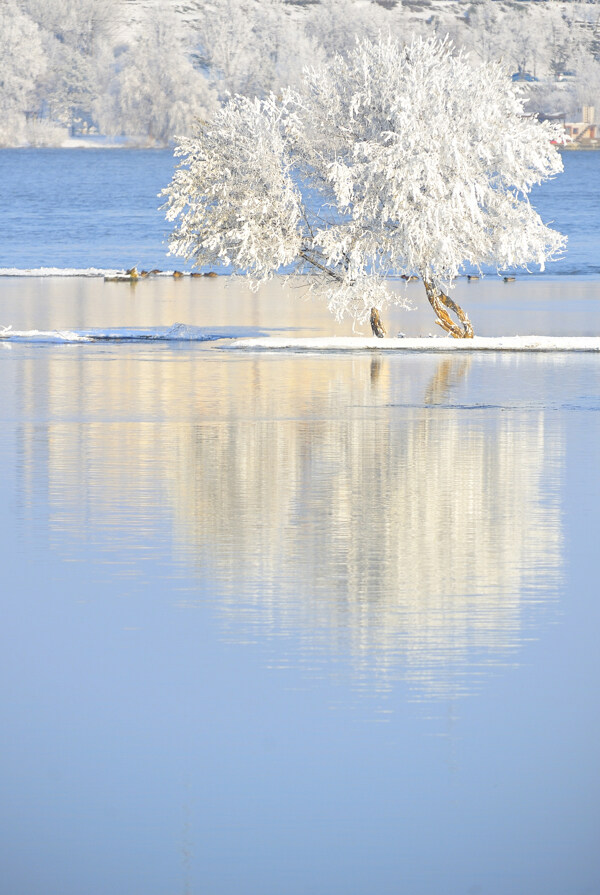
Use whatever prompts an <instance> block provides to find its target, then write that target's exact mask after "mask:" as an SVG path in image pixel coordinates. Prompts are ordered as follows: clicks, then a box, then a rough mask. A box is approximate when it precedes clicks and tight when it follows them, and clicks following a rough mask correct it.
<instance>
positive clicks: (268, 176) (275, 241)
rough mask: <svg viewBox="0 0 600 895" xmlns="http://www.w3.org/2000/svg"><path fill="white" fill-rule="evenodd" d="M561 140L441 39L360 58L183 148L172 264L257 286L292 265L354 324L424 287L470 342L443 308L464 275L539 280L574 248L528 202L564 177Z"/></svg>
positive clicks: (392, 45)
mask: <svg viewBox="0 0 600 895" xmlns="http://www.w3.org/2000/svg"><path fill="white" fill-rule="evenodd" d="M555 136H556V131H555V130H554V127H553V125H551V124H549V123H540V122H538V121H537V120H535V119H532V118H527V117H525V116H524V114H523V99H522V96H521V92H520V89H519V86H518V85H516V84H514V83H512V82H511V80H510V78H508V77H507V75H506V72H505V70H504V69H503V68H502V67H501V66H500V65H498V64H496V63H489V64H484V65H481V66H473V65H471V64H470V62H469V60H468V59H466V58H465V56H464V55H463V54H461V53H454V52H453V50H452V47H451V45H450V44H449V43H448V42H447V41H441V42H440V41H438V40H436V39H432V40H428V41H423V40H421V39H415V40H414V41H413V42H412V43H411V44H410V45H409V46H406V47H403V46H401V45H400V43H398V42H397V41H395V40H393V39H391V38H388V39H385V40H382V39H380V40H379V41H378V42H369V41H364V42H360V43H358V44H357V46H356V48H355V50H354V51H353V52H352V53H351V54H350V55H349V56H348V57H346V58H342V57H341V56H338V57H335V58H334V59H332V60H331V62H330V63H329V65H328V66H327V67H323V68H315V69H308V70H307V71H306V72H305V77H304V82H303V85H302V89H301V90H299V91H294V90H289V91H286V92H285V93H284V95H283V98H282V100H281V101H279V100H278V99H276V98H275V97H273V96H271V97H268V98H267V99H265V100H263V101H260V100H258V99H255V100H249V99H246V98H243V97H235V98H234V99H232V100H231V101H230V102H229V103H228V104H227V105H226V106H225V107H224V108H223V109H222V110H220V111H219V112H218V113H217V115H216V116H215V118H214V120H213V122H212V124H211V125H210V126H207V127H202V128H200V129H199V130H198V132H197V134H196V135H195V136H194V137H193V138H192V139H187V140H183V141H182V142H181V143H180V145H179V147H178V149H177V154H178V155H179V156H181V157H182V159H183V160H182V162H181V164H180V166H179V167H178V169H177V170H176V172H175V175H174V177H173V180H172V182H171V184H170V186H169V187H168V188H167V189H166V190H165V194H166V196H167V203H166V208H167V218H168V219H169V220H171V221H175V220H176V219H178V223H177V226H176V227H175V229H174V231H173V233H172V236H171V243H170V245H171V251H172V252H174V253H176V254H180V255H183V256H185V257H186V258H187V259H189V260H191V261H192V262H193V263H194V264H195V265H206V264H215V263H221V264H227V265H231V267H232V268H233V269H234V270H235V271H239V272H244V273H246V274H248V275H249V276H251V277H252V278H254V279H255V280H256V281H260V280H262V279H265V278H267V277H269V276H271V275H272V274H273V272H275V271H277V270H280V269H285V268H287V267H289V266H290V265H295V267H296V269H297V270H298V271H299V272H302V273H307V274H309V275H310V276H311V279H312V282H313V286H314V287H315V288H320V289H321V288H322V289H324V291H325V292H326V294H327V298H328V301H329V306H330V308H331V310H332V311H334V312H335V313H336V314H337V316H338V317H342V316H343V315H344V314H350V315H351V316H353V317H355V318H356V319H358V320H365V319H366V318H367V317H368V316H369V314H370V312H371V309H372V308H382V307H384V306H385V305H387V304H390V303H394V302H401V301H404V298H403V297H402V296H399V295H397V294H392V293H390V291H389V290H388V288H387V287H386V279H387V278H388V277H389V276H391V275H401V276H405V277H406V276H412V275H416V276H419V277H421V278H422V280H423V282H424V284H425V290H426V293H427V297H428V299H429V301H430V303H431V305H432V307H433V309H434V311H435V313H436V317H437V322H438V323H439V324H440V326H442V327H443V328H444V329H445V330H446V331H447V332H450V333H451V334H452V335H454V336H456V337H469V336H471V335H472V334H473V330H472V327H471V324H470V322H469V319H468V317H467V315H466V314H465V313H464V312H463V311H462V309H461V308H460V307H459V306H458V305H457V304H456V303H455V302H453V301H452V299H450V298H449V297H448V291H449V290H450V289H451V288H452V285H453V281H454V279H455V278H456V277H457V276H458V274H459V271H460V270H461V268H462V267H463V265H465V264H469V265H475V266H478V267H479V266H481V265H486V266H487V265H493V266H495V267H497V268H498V269H506V268H507V267H515V266H523V267H525V266H527V265H529V264H539V265H540V266H541V267H543V265H544V262H545V261H546V260H548V259H551V258H552V257H554V256H555V255H556V254H557V253H558V252H559V251H560V250H561V249H562V247H563V245H564V243H565V240H564V238H563V237H562V236H561V235H560V234H559V233H556V232H555V231H553V230H551V229H549V228H548V227H546V226H545V225H544V224H543V222H542V220H541V219H540V217H539V215H538V214H537V212H536V211H535V210H534V209H533V207H532V206H531V205H530V203H529V199H528V194H529V192H530V190H531V187H532V186H533V185H534V184H536V183H539V182H540V181H542V180H544V179H546V178H548V177H551V176H552V175H554V174H556V173H558V172H559V171H560V170H561V169H562V162H561V159H560V155H559V153H558V152H557V150H556V148H555V147H554V146H553V145H552V144H551V140H552V138H554V137H555ZM449 311H452V312H453V313H454V314H455V315H456V316H457V318H458V323H457V322H455V321H454V320H453V319H452V318H451V317H450V314H449Z"/></svg>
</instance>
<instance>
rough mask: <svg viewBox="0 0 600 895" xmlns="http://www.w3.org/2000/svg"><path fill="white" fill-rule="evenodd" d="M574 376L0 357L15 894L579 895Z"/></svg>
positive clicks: (322, 362)
mask: <svg viewBox="0 0 600 895" xmlns="http://www.w3.org/2000/svg"><path fill="white" fill-rule="evenodd" d="M180 285H181V284H180ZM90 294H94V296H96V287H95V286H93V287H90ZM150 294H151V293H150V292H147V293H144V292H141V291H140V292H137V293H136V294H135V295H134V296H133V297H132V296H131V293H130V292H129V291H128V292H127V296H128V297H127V298H125V294H123V293H121V294H119V296H118V300H120V301H121V302H123V307H122V309H121V311H120V312H119V309H118V307H117V304H116V302H117V298H116V297H115V298H114V299H113V298H111V299H110V303H112V302H113V301H114V306H113V304H110V307H109V308H108V310H107V307H106V305H103V304H102V303H101V302H98V303H96V302H95V301H94V303H93V312H92V313H83V312H82V313H81V322H80V323H79V325H81V326H91V325H101V326H106V325H110V323H111V320H107V319H106V316H105V315H107V314H108V315H109V314H113V315H114V320H115V322H114V325H119V320H118V317H119V316H121V317H122V318H124V317H128V316H129V315H132V316H135V315H136V314H137V315H138V317H141V316H143V314H148V315H149V316H151V313H150V311H149V310H148V306H147V305H146V306H145V305H144V301H143V299H144V297H148V296H149V295H150ZM178 294H180V295H181V294H182V293H178ZM107 295H112V292H111V293H107ZM169 301H170V299H169V298H168V297H163V301H162V302H157V304H156V305H153V306H152V309H153V311H156V314H157V317H158V316H159V315H161V314H164V317H160V319H154V320H146V319H143V320H139V319H138V320H137V321H136V322H137V323H138V325H152V323H154V324H156V325H158V324H159V323H160V324H168V323H172V322H173V321H174V320H177V319H184V320H186V321H189V322H191V323H198V324H199V325H202V324H203V323H205V322H207V321H205V320H203V319H202V314H203V313H204V312H205V310H206V305H201V306H200V308H199V309H198V310H197V311H194V303H193V301H191V300H190V302H189V306H186V309H185V313H183V314H177V315H176V316H172V314H171V311H172V307H171V305H169ZM15 307H16V306H15ZM57 307H58V308H59V309H60V313H62V312H63V311H64V305H62V306H61V305H60V303H59V304H58V305H57ZM79 307H80V306H79V305H78V304H77V303H74V310H73V314H74V313H76V312H77V311H78V309H79ZM256 308H257V305H249V306H248V313H249V314H250V313H254V311H255V310H256ZM30 311H31V308H30V307H26V306H25V307H23V309H22V313H23V314H24V315H25V314H27V313H29V312H30ZM47 313H48V316H49V318H51V317H52V313H54V314H55V315H56V314H57V313H58V312H56V311H55V312H51V311H50V310H48V311H47ZM193 313H198V315H199V317H200V318H201V319H191V315H192V314H193ZM218 313H222V312H221V309H220V308H217V309H216V310H215V315H217V314H218ZM15 315H16V311H15V308H13V309H12V313H11V314H10V315H9V318H10V319H9V320H7V321H6V322H12V321H13V320H14V316H15ZM94 315H96V317H97V318H104V319H98V321H97V323H95V322H92V321H91V320H90V317H91V316H94ZM34 316H35V315H34ZM165 318H166V319H165ZM236 319H237V318H236ZM239 321H240V322H244V323H246V322H247V320H246V319H245V318H244V317H243V316H241V315H240V318H239ZM48 322H49V324H50V327H56V326H63V325H71V326H72V325H73V315H72V314H67V315H66V316H65V317H64V318H63V319H61V320H60V322H59V321H58V320H56V319H55V318H53V319H49V321H48ZM120 322H121V323H124V322H125V321H124V320H121V321H120ZM127 322H130V321H129V320H128V321H127ZM208 322H209V323H211V324H212V323H214V322H216V321H215V320H214V318H213V319H211V320H209V321H208ZM250 322H254V321H252V320H251V321H250ZM309 322H310V321H309ZM261 324H262V321H261ZM34 325H35V323H34ZM598 377H599V374H598V363H597V358H595V357H570V358H565V357H560V358H558V357H552V356H544V357H541V356H540V357H529V358H525V357H516V356H514V355H513V356H504V357H489V356H488V357H473V358H472V360H471V362H470V364H468V365H467V364H464V360H463V359H461V358H458V359H457V358H453V359H451V360H450V362H449V363H448V362H447V361H446V360H445V359H444V358H432V357H418V356H410V357H389V356H386V357H382V358H381V360H380V361H379V362H378V360H377V359H373V358H371V357H363V356H355V357H338V358H325V357H313V358H310V357H303V358H291V357H288V358H284V357H280V358H274V357H266V356H260V357H251V356H239V355H236V357H231V356H229V355H223V354H222V353H220V352H218V351H215V350H211V349H202V350H195V349H190V348H189V347H186V348H184V349H182V350H176V349H173V348H166V349H165V348H162V347H161V348H158V349H157V348H156V346H154V347H151V348H149V347H148V346H92V347H90V346H83V347H81V346H79V347H77V348H75V350H73V346H71V347H70V348H67V349H66V350H65V348H64V346H63V347H62V348H57V347H53V348H44V347H40V346H13V347H12V348H11V349H10V350H8V349H7V350H6V351H1V352H0V397H1V400H0V535H1V541H0V544H1V553H0V568H1V571H2V597H3V601H2V605H3V624H2V628H1V635H0V636H1V642H0V676H1V679H2V681H3V690H2V697H1V709H2V718H3V728H4V735H3V737H2V742H1V744H0V762H1V764H2V767H3V770H4V775H3V777H4V780H3V799H2V808H1V809H0V843H1V845H0V860H1V863H2V872H3V886H4V888H5V889H6V891H7V892H11V893H15V895H37V893H39V892H44V895H81V893H82V892H85V893H86V895H106V893H107V892H110V893H111V895H131V893H133V892H140V893H144V895H162V893H165V892H169V893H171V892H182V893H197V892H202V893H204V892H207V893H217V892H218V893H222V895H239V893H241V892H243V893H245V895H246V893H247V895H281V893H286V895H306V893H307V892H317V893H321V892H323V893H327V895H363V893H366V892H377V893H378V895H397V893H398V892H410V893H411V895H431V893H432V892H444V893H447V895H464V893H465V892H471V893H475V892H482V893H483V892H486V893H488V895H506V893H507V892H510V893H527V895H529V893H535V892H544V893H545V895H564V893H565V892H571V891H586V890H587V891H592V892H593V891H594V886H595V885H596V881H597V879H598V878H599V873H600V866H599V864H598V856H597V830H598V824H599V822H600V814H599V809H598V805H599V804H600V800H599V799H598V783H599V781H598V761H597V742H598V699H597V688H596V686H595V681H597V680H598V676H599V675H600V651H598V650H597V645H596V641H597V630H598V626H599V625H600V619H599V618H598V613H599V607H600V604H599V603H598V600H597V593H596V591H597V587H596V581H597V575H596V553H597V530H598V525H599V524H600V520H599V518H598V506H600V479H599V477H598V459H599V457H598V444H600V429H599V421H600V418H599V417H598V414H597V413H596V412H595V410H597V408H598V406H600V405H599V396H600V379H599V378H598ZM339 458H341V461H340V460H339ZM319 517H320V518H319ZM363 538H364V541H365V543H366V544H367V545H368V548H369V549H368V551H363V550H361V549H360V543H361V542H362V540H363ZM261 582H263V583H264V587H261ZM419 582H424V583H425V584H426V587H423V588H422V592H420V587H419ZM556 597H559V598H560V600H558V599H555V598H556ZM465 691H467V692H468V694H469V698H463V699H460V700H459V699H457V698H456V697H457V696H458V695H460V694H461V693H464V692H465ZM425 696H434V697H436V698H434V699H431V698H430V699H428V700H427V701H426V702H425V701H423V697H425ZM415 698H418V699H420V700H421V701H420V702H419V703H418V704H414V699H415ZM381 721H385V722H386V723H379V722H381Z"/></svg>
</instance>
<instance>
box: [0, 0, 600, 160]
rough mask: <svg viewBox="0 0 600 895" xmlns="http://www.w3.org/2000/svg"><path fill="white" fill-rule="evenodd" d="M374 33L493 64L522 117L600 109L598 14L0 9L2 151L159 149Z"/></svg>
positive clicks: (143, 5) (420, 0) (556, 4)
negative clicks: (510, 77) (124, 143)
mask: <svg viewBox="0 0 600 895" xmlns="http://www.w3.org/2000/svg"><path fill="white" fill-rule="evenodd" d="M380 34H383V35H386V34H389V35H391V36H392V37H395V38H397V39H399V40H401V41H409V40H410V39H411V38H412V36H413V35H417V36H422V37H424V38H428V37H438V38H443V37H444V36H445V35H449V36H450V38H451V39H452V41H453V42H454V44H455V45H456V46H457V47H460V48H464V49H466V50H468V51H469V53H470V55H471V58H472V59H473V60H474V62H475V63H476V64H479V63H481V62H488V61H491V60H498V59H499V60H502V61H503V62H504V64H505V66H506V67H507V69H508V70H509V72H511V73H513V74H514V75H515V77H518V78H520V79H522V81H523V84H524V86H525V87H526V90H527V92H528V102H527V108H528V110H529V111H531V112H538V113H542V114H544V115H559V114H564V115H566V116H567V117H568V118H574V117H576V116H577V114H578V109H579V108H580V107H581V106H582V105H595V106H596V107H598V106H600V3H599V2H591V3H590V2H587V3H579V2H560V0H546V2H542V3H533V2H513V0H472V2H462V0H454V2H438V0H178V2H174V3H167V2H166V0H162V2H155V0H2V3H1V4H0V145H1V146H19V145H53V144H56V143H59V142H62V140H64V136H65V133H66V132H68V133H70V134H72V135H78V134H101V135H107V136H113V137H123V138H127V139H129V140H130V141H134V142H136V143H138V144H140V145H166V144H168V143H169V142H171V141H172V140H173V138H174V137H175V136H176V135H180V136H185V135H187V134H189V133H191V131H192V129H193V126H194V122H195V121H197V120H198V119H200V120H210V119H211V117H212V116H213V115H214V114H215V113H216V111H217V110H218V109H219V108H220V107H221V106H222V105H223V103H224V102H225V101H226V99H227V98H228V97H229V96H230V95H232V94H240V95H242V96H246V97H253V96H258V97H265V96H268V95H269V94H270V93H274V94H275V95H277V94H278V93H280V92H281V90H282V89H283V88H284V87H285V86H286V85H295V84H297V83H299V81H300V79H301V76H302V71H303V69H304V68H305V67H307V66H308V67H310V66H314V67H318V66H321V65H323V64H326V63H327V61H328V60H329V59H331V58H332V57H333V56H334V54H336V53H338V54H342V55H347V54H348V53H350V52H351V51H352V49H353V47H354V46H355V43H356V38H357V37H360V38H367V39H371V40H376V39H377V37H378V35H380Z"/></svg>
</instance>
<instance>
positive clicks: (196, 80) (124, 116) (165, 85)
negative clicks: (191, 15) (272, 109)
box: [95, 6, 215, 144]
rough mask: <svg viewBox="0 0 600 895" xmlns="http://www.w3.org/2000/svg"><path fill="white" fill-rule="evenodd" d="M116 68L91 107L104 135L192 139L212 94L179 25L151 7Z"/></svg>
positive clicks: (156, 140)
mask: <svg viewBox="0 0 600 895" xmlns="http://www.w3.org/2000/svg"><path fill="white" fill-rule="evenodd" d="M116 68H117V71H116V76H115V77H113V78H112V79H111V80H110V82H109V84H107V87H106V91H105V92H104V94H103V95H102V96H101V97H100V99H99V100H98V102H97V103H96V105H95V111H96V114H97V117H98V120H99V122H100V124H101V127H102V128H103V130H104V131H105V132H107V133H120V134H128V135H136V136H138V137H141V138H143V139H147V140H149V141H150V142H153V143H159V144H166V143H168V142H169V141H170V140H171V139H173V137H174V136H175V134H189V133H191V131H192V126H193V123H194V121H195V120H196V119H197V118H206V117H207V115H208V113H209V111H211V110H212V107H213V105H214V102H215V100H214V97H213V94H212V93H211V91H210V88H209V86H208V83H207V81H206V78H205V77H204V76H203V75H202V73H201V72H200V71H198V70H197V69H196V68H195V67H194V65H193V63H192V60H191V56H190V53H189V47H186V41H185V34H184V28H183V24H182V22H181V20H180V19H178V18H177V17H176V16H175V14H174V13H172V12H170V11H169V10H164V9H161V8H160V7H159V6H154V7H152V8H151V9H150V10H149V11H148V13H147V14H146V15H145V16H143V17H142V20H141V21H140V23H139V24H138V26H137V28H136V30H135V32H134V33H133V34H132V39H131V42H130V44H129V45H128V46H127V47H125V48H124V49H123V51H122V52H121V54H120V55H119V56H118V58H117V60H116Z"/></svg>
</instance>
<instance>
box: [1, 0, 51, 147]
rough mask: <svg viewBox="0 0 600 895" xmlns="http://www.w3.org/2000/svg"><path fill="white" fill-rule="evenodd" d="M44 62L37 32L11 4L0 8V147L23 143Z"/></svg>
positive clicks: (5, 0)
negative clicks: (26, 119) (27, 114)
mask: <svg viewBox="0 0 600 895" xmlns="http://www.w3.org/2000/svg"><path fill="white" fill-rule="evenodd" d="M45 67H46V58H45V56H44V52H43V49H42V42H41V38H40V32H39V29H38V27H37V25H36V24H35V22H33V21H32V20H31V19H30V18H29V16H27V15H25V14H24V13H23V12H22V11H21V10H20V9H19V7H18V6H17V4H16V2H15V0H3V2H2V3H1V4H0V146H14V145H15V144H16V145H18V144H19V143H21V142H23V140H24V134H25V113H26V112H28V111H31V106H30V103H31V101H32V98H33V95H34V90H35V83H36V78H37V77H38V76H39V75H40V74H41V73H42V72H43V71H44V69H45Z"/></svg>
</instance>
